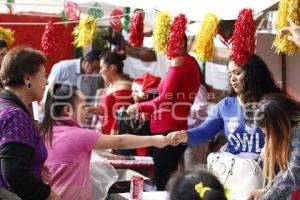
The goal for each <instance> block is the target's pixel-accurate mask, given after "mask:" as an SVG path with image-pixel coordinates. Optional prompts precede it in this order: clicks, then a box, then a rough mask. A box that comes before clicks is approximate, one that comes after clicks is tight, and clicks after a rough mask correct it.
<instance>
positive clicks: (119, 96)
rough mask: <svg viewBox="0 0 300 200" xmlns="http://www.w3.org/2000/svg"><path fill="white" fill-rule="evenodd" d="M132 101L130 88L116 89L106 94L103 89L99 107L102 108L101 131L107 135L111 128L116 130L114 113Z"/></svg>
mask: <svg viewBox="0 0 300 200" xmlns="http://www.w3.org/2000/svg"><path fill="white" fill-rule="evenodd" d="M132 103H133V100H132V97H131V90H118V91H116V92H113V93H110V94H108V95H106V91H104V92H103V95H102V101H101V103H100V107H101V108H102V109H104V114H103V121H102V133H104V134H108V135H109V134H110V131H111V130H112V129H114V130H118V124H117V121H116V113H117V112H118V110H119V109H120V108H121V107H122V106H125V108H127V107H128V106H129V105H131V104H132Z"/></svg>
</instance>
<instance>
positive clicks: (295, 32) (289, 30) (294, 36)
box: [280, 19, 300, 47]
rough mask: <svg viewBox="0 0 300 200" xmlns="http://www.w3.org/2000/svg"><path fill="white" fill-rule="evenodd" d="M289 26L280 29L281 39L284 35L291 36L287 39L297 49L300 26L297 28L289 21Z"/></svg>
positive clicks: (299, 44)
mask: <svg viewBox="0 0 300 200" xmlns="http://www.w3.org/2000/svg"><path fill="white" fill-rule="evenodd" d="M288 21H289V24H290V26H288V27H284V28H283V29H281V35H280V36H281V37H283V36H285V35H286V34H291V35H290V36H288V39H289V40H290V41H292V42H294V43H295V44H296V45H297V46H298V47H300V26H297V25H296V24H295V23H294V22H292V21H291V20H290V19H289V20H288Z"/></svg>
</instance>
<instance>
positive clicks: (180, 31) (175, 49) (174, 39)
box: [167, 14, 187, 58]
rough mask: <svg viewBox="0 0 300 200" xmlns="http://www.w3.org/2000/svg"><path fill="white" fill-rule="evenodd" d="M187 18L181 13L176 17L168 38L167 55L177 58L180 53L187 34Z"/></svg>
mask: <svg viewBox="0 0 300 200" xmlns="http://www.w3.org/2000/svg"><path fill="white" fill-rule="evenodd" d="M186 24H187V19H186V17H185V15H184V14H179V15H178V16H176V17H175V18H174V21H173V23H172V24H171V28H170V35H169V39H168V48H167V56H168V57H169V58H175V57H177V56H179V55H180V50H181V45H182V41H183V39H184V36H185V29H186Z"/></svg>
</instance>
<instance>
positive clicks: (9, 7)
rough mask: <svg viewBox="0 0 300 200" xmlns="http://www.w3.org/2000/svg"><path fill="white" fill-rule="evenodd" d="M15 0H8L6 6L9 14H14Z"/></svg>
mask: <svg viewBox="0 0 300 200" xmlns="http://www.w3.org/2000/svg"><path fill="white" fill-rule="evenodd" d="M14 3H15V0H6V3H5V5H6V8H7V10H8V14H10V15H11V14H13V10H14Z"/></svg>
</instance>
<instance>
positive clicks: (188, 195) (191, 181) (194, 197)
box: [167, 170, 227, 200]
mask: <svg viewBox="0 0 300 200" xmlns="http://www.w3.org/2000/svg"><path fill="white" fill-rule="evenodd" d="M199 183H203V185H204V186H205V187H209V188H210V189H211V190H209V191H206V192H205V194H204V196H203V198H201V197H200V195H199V194H198V193H197V191H196V190H195V186H196V185H197V184H199ZM167 188H168V191H169V192H170V200H202V199H203V200H216V199H218V200H226V199H227V198H226V196H225V191H224V188H223V186H222V184H221V183H220V181H219V180H218V179H217V178H216V177H215V176H214V175H213V174H211V173H209V172H208V171H204V170H198V171H193V172H192V171H187V172H185V173H184V174H178V173H177V174H175V175H174V176H172V178H171V179H170V180H169V182H168V185H167Z"/></svg>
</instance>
